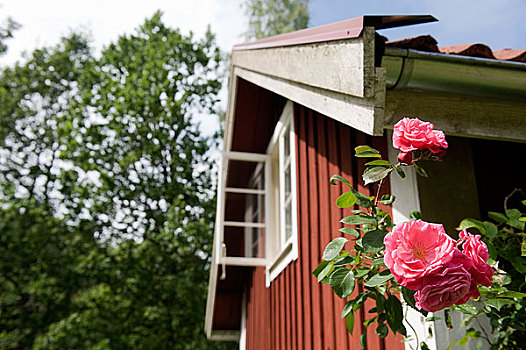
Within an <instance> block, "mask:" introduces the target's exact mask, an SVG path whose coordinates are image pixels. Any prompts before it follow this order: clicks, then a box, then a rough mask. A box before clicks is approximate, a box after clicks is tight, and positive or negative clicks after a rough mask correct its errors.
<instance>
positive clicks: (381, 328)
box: [375, 323, 389, 338]
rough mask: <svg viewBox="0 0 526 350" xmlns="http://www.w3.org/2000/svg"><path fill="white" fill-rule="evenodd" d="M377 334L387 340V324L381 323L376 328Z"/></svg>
mask: <svg viewBox="0 0 526 350" xmlns="http://www.w3.org/2000/svg"><path fill="white" fill-rule="evenodd" d="M375 333H376V334H377V335H379V336H380V338H385V337H387V335H388V334H389V328H387V325H386V324H385V323H381V324H379V325H378V327H376V331H375Z"/></svg>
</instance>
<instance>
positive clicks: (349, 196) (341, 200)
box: [336, 191, 357, 208]
mask: <svg viewBox="0 0 526 350" xmlns="http://www.w3.org/2000/svg"><path fill="white" fill-rule="evenodd" d="M356 199H357V198H356V196H355V195H354V193H352V191H348V192H345V193H344V194H342V195H341V196H340V197H338V199H337V200H336V205H337V206H338V207H339V208H349V207H352V206H353V205H354V203H356Z"/></svg>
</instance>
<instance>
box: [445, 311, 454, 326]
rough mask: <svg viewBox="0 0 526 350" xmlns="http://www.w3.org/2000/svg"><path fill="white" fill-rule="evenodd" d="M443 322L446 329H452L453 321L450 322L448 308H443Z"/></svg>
mask: <svg viewBox="0 0 526 350" xmlns="http://www.w3.org/2000/svg"><path fill="white" fill-rule="evenodd" d="M444 323H445V324H446V327H447V329H453V323H452V322H451V313H450V312H449V309H444Z"/></svg>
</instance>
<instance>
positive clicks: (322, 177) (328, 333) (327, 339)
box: [315, 114, 335, 349]
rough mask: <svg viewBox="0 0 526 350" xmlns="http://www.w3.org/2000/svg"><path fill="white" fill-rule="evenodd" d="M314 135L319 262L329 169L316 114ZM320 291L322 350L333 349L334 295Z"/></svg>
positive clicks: (326, 229) (326, 236) (327, 228)
mask: <svg viewBox="0 0 526 350" xmlns="http://www.w3.org/2000/svg"><path fill="white" fill-rule="evenodd" d="M315 118H316V126H317V128H316V133H317V136H318V137H317V143H316V150H317V152H316V153H317V161H318V169H317V170H318V171H317V180H318V184H317V187H318V201H317V202H315V203H317V207H318V212H319V213H318V217H319V221H318V225H319V237H320V250H319V253H318V261H321V254H322V252H323V249H324V247H325V246H326V245H327V244H329V242H330V241H331V238H332V236H331V223H330V206H331V203H330V202H329V186H330V184H329V176H328V174H329V167H328V161H327V128H326V121H327V118H324V117H322V116H321V115H319V114H316V116H315ZM321 290H322V312H323V328H322V329H323V339H324V344H323V347H324V349H334V348H335V343H334V341H335V329H334V321H335V318H334V316H335V315H334V293H333V291H332V290H331V287H330V286H329V285H327V284H322V285H321Z"/></svg>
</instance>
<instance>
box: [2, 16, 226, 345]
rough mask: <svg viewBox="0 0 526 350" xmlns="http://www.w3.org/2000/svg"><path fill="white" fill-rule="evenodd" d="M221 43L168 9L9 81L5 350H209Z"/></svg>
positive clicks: (48, 53)
mask: <svg viewBox="0 0 526 350" xmlns="http://www.w3.org/2000/svg"><path fill="white" fill-rule="evenodd" d="M219 57H220V55H219V50H218V48H217V46H216V45H215V43H214V38H213V35H212V34H210V33H207V34H206V36H205V37H204V38H203V39H201V40H196V39H194V38H193V37H192V36H191V35H190V36H185V35H182V34H181V33H180V32H179V31H178V30H175V29H171V28H169V27H167V26H165V25H164V24H163V22H162V19H161V14H160V13H156V14H155V15H154V16H153V17H152V18H150V19H147V20H146V21H145V22H144V24H143V25H142V26H140V27H139V28H138V29H137V30H136V32H135V33H133V34H131V35H127V36H121V37H119V38H118V40H116V41H115V42H114V43H112V44H110V45H109V46H108V47H106V48H105V49H104V50H103V52H102V53H101V55H100V56H97V57H95V56H94V55H93V53H92V50H91V48H90V46H89V41H88V40H87V38H86V36H85V35H83V34H79V33H72V34H70V35H69V36H67V37H65V38H63V39H62V41H61V43H60V44H59V45H57V46H56V47H51V48H43V49H38V50H35V51H34V52H33V53H32V54H31V55H30V56H28V57H27V58H26V60H25V61H24V63H20V64H17V65H15V66H14V67H11V68H6V69H4V70H3V71H2V72H1V73H0V74H1V78H0V105H1V106H2V108H1V109H0V188H1V190H0V191H1V192H0V232H1V235H0V241H1V244H0V256H1V259H0V348H24V349H27V348H34V349H164V348H166V349H202V348H223V347H228V346H229V344H217V343H209V342H208V341H207V340H206V338H205V336H204V332H203V328H204V309H205V307H204V305H205V298H206V287H207V277H208V264H209V262H208V259H209V253H210V251H211V242H212V226H213V211H214V206H215V203H214V196H213V183H212V181H211V178H212V175H213V168H212V162H211V160H210V159H209V154H208V149H209V148H210V146H211V144H212V143H213V142H214V140H213V138H210V137H205V136H203V135H202V134H201V133H200V130H199V128H198V126H197V125H196V124H195V122H194V121H193V119H192V115H193V114H195V113H208V114H215V110H216V102H217V94H218V92H219V89H220V87H221V76H219V74H218V65H219Z"/></svg>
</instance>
